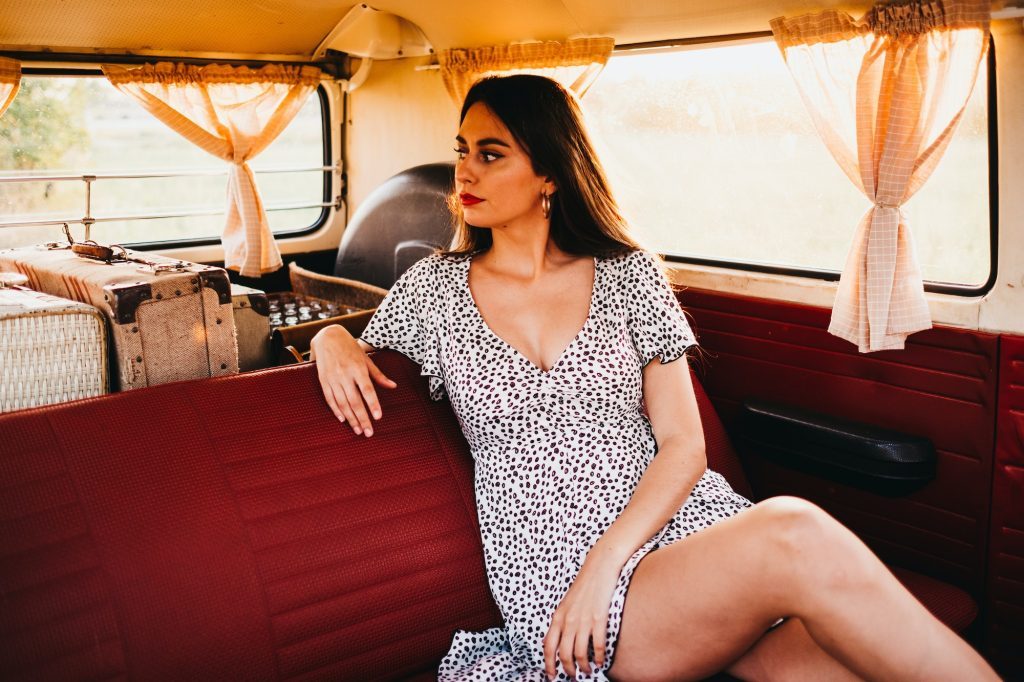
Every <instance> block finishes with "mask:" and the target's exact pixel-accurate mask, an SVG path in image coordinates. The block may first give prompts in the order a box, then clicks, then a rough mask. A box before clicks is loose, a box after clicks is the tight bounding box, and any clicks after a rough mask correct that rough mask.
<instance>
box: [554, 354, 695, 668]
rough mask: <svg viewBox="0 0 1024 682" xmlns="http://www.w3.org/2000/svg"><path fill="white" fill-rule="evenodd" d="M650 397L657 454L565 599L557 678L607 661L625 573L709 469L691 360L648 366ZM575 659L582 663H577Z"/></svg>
mask: <svg viewBox="0 0 1024 682" xmlns="http://www.w3.org/2000/svg"><path fill="white" fill-rule="evenodd" d="M643 391H644V402H645V403H646V405H647V414H648V417H649V418H650V421H651V427H652V428H653V430H654V439H655V441H656V442H657V444H658V454H657V456H656V457H655V458H654V459H653V460H652V461H651V464H650V466H649V467H647V471H645V472H644V474H643V476H641V477H640V482H639V483H638V484H637V487H636V490H635V491H634V492H633V497H632V498H631V499H630V501H629V504H627V505H626V508H625V509H624V510H623V512H622V514H621V515H620V516H619V518H618V519H616V520H615V522H614V523H612V525H611V526H610V527H609V528H608V530H607V531H606V532H605V534H604V535H603V536H602V537H601V539H600V540H598V541H597V543H596V544H595V545H594V547H593V548H592V549H591V550H590V553H589V554H588V555H587V558H586V561H584V562H583V566H582V568H581V569H580V572H579V574H578V575H577V576H576V580H575V581H574V582H573V584H572V586H571V587H570V588H569V591H568V592H567V593H566V595H565V598H564V599H562V602H561V603H560V604H559V605H558V608H557V609H555V613H554V615H553V617H552V621H551V627H550V629H549V630H548V633H547V635H546V636H545V638H544V662H545V670H546V672H547V674H548V677H549V678H553V677H554V675H555V670H556V659H560V660H561V661H562V666H563V667H564V668H565V671H566V672H567V673H569V674H570V675H572V674H573V671H574V669H575V667H576V666H578V667H579V669H580V670H582V671H583V672H585V673H587V674H590V673H591V669H590V663H589V661H588V660H587V647H588V644H589V643H590V639H591V638H593V643H594V662H595V663H596V664H597V666H598V667H601V666H603V665H604V662H605V635H606V628H607V623H608V609H609V606H610V604H611V598H612V593H613V592H614V590H615V585H616V583H617V582H618V578H619V572H620V571H621V570H622V567H623V565H625V563H626V561H627V560H628V559H629V557H631V556H632V555H633V553H634V552H636V550H637V549H638V548H639V547H641V546H642V545H643V544H644V543H645V542H647V541H648V540H649V539H650V538H651V537H653V536H654V534H655V533H656V532H658V531H659V530H660V529H661V528H662V527H663V526H664V525H665V524H666V523H667V522H668V520H669V519H670V518H672V516H673V515H674V514H675V513H676V512H677V511H678V510H679V507H681V506H682V504H683V502H684V501H685V500H686V498H687V497H689V495H690V491H692V490H693V487H694V486H695V485H696V484H697V481H698V480H699V479H700V477H701V476H702V475H703V474H704V470H705V469H706V468H707V457H706V455H705V452H704V431H703V429H702V428H701V423H700V413H699V411H698V409H697V398H696V396H695V395H694V391H693V383H692V381H691V379H690V370H689V367H688V365H687V363H686V360H685V358H683V359H682V361H681V362H669V363H667V364H662V363H661V362H660V360H658V359H657V358H655V359H654V360H652V361H651V362H649V363H648V364H647V366H646V367H645V368H644V371H643ZM574 661H575V664H574Z"/></svg>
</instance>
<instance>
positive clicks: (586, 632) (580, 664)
mask: <svg viewBox="0 0 1024 682" xmlns="http://www.w3.org/2000/svg"><path fill="white" fill-rule="evenodd" d="M589 644H590V627H589V626H588V627H586V628H581V629H579V630H577V631H576V643H575V644H574V646H573V650H572V652H573V655H574V657H575V659H576V667H577V668H578V669H579V670H582V671H583V672H585V673H586V674H587V675H589V674H590V658H589V657H588V656H587V654H588V653H589V652H588V651H587V649H588V648H589V646H588V645H589Z"/></svg>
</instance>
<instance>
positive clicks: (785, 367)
mask: <svg viewBox="0 0 1024 682" xmlns="http://www.w3.org/2000/svg"><path fill="white" fill-rule="evenodd" d="M680 299H681V300H682V302H683V305H684V306H685V307H686V309H687V310H688V311H689V313H690V314H691V315H692V317H693V319H694V323H695V325H694V326H695V328H696V331H697V336H698V338H699V340H700V342H701V345H702V346H703V348H704V350H705V351H707V353H708V355H709V357H708V358H707V363H706V364H707V367H706V368H705V370H704V374H705V376H704V385H705V387H706V389H707V391H708V393H709V395H710V396H711V398H712V400H713V401H714V402H715V404H716V406H717V407H718V409H719V412H720V414H721V415H722V418H723V420H724V421H725V422H726V425H727V426H735V419H736V417H737V415H738V412H739V408H740V406H741V405H742V403H743V401H744V400H748V399H761V400H769V401H773V402H779V403H785V404H789V405H793V406H795V407H801V408H804V409H808V410H813V411H815V412H819V413H823V414H828V415H833V416H836V417H840V418H843V419H848V420H852V421H857V422H863V423H867V424H873V425H876V426H881V427H884V428H890V429H895V430H899V431H903V432H906V433H909V434H914V435H922V436H926V437H928V438H929V439H930V440H931V441H932V443H933V444H934V445H935V448H936V450H937V454H938V471H937V476H936V479H935V480H934V481H932V482H931V483H929V484H928V485H927V486H926V487H924V488H923V489H921V490H919V491H916V492H914V493H912V494H909V495H906V496H903V497H885V496H881V495H877V494H873V493H871V492H867V491H865V490H861V489H857V488H852V487H848V486H845V485H842V484H838V483H833V482H830V481H825V480H824V479H821V478H817V477H814V476H811V475H807V474H802V473H800V472H797V471H794V470H791V469H787V468H784V467H782V466H779V465H777V464H775V463H773V462H771V461H768V460H766V459H763V458H761V457H759V456H758V455H757V454H756V453H743V454H744V455H745V459H744V464H745V466H746V467H747V469H748V474H749V475H750V479H751V484H752V486H753V487H754V489H755V492H756V493H757V495H758V496H759V497H764V496H770V495H777V494H795V495H799V496H801V497H806V498H808V499H810V500H812V501H814V502H815V503H817V504H819V505H821V506H822V507H824V508H825V509H826V510H828V511H829V512H830V513H831V514H833V515H834V516H836V517H837V518H839V519H840V520H841V521H843V522H844V523H845V524H846V525H848V526H849V527H850V528H852V529H853V530H854V531H855V532H857V534H858V535H859V536H860V537H861V538H863V539H864V540H865V542H867V543H868V544H869V545H870V546H871V547H872V548H873V549H874V550H875V551H876V552H877V553H878V554H879V555H880V556H881V557H882V558H883V559H885V560H886V561H887V562H890V563H893V564H895V565H901V566H905V567H908V568H911V569H914V570H917V571H919V572H921V573H925V574H929V575H932V576H934V577H937V578H940V579H943V580H946V581H948V582H951V583H953V584H956V585H959V586H961V587H963V588H965V589H967V590H968V591H969V592H971V593H972V594H973V595H974V596H975V597H976V598H977V599H978V601H979V603H982V602H983V600H982V595H983V592H984V585H985V577H986V552H987V546H988V541H989V523H988V522H989V510H990V499H991V486H992V467H993V449H994V426H995V410H996V367H997V362H998V350H999V337H998V336H997V335H994V334H985V333H979V332H970V331H962V330H955V329H945V328H940V329H933V330H929V331H927V332H923V333H920V334H916V335H914V336H913V337H911V339H910V340H909V341H908V343H907V347H906V349H905V350H902V351H884V352H880V353H871V354H861V353H858V352H857V349H856V348H854V347H853V346H852V345H851V344H849V343H847V342H846V341H843V340H841V339H838V338H836V337H834V336H831V335H830V334H828V332H827V328H828V322H829V314H830V313H829V311H828V310H825V309H821V308H813V307H810V306H803V305H795V304H789V303H782V302H776V301H766V300H760V299H751V298H744V297H741V296H735V295H727V294H718V293H714V292H709V291H702V290H696V289H689V290H685V291H683V292H682V293H681V295H680ZM1022 527H1024V526H1022Z"/></svg>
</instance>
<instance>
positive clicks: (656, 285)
mask: <svg viewBox="0 0 1024 682" xmlns="http://www.w3.org/2000/svg"><path fill="white" fill-rule="evenodd" d="M625 261H626V262H625V281H624V282H623V284H622V290H623V293H624V294H625V295H626V310H627V316H628V324H629V331H630V334H631V335H632V337H633V345H634V346H635V347H636V351H637V354H638V355H639V356H640V360H641V362H642V364H643V365H644V366H646V365H647V363H649V362H650V361H651V360H653V359H654V358H656V357H659V356H660V357H661V362H662V364H665V363H666V362H672V361H673V360H677V359H678V358H680V357H682V356H683V355H684V354H685V353H686V350H687V349H688V348H689V347H690V346H695V345H696V344H697V341H696V339H695V338H694V336H693V331H691V329H690V324H689V322H687V321H686V316H685V315H684V314H683V309H682V308H681V307H680V306H679V301H678V300H676V296H675V293H674V292H673V291H672V287H671V286H670V285H669V283H668V280H667V279H666V278H665V274H664V272H663V271H662V269H661V267H660V266H659V263H658V259H657V258H656V257H655V256H654V255H652V254H650V253H647V252H646V251H634V252H633V253H631V254H630V255H629V256H627V257H626V259H625Z"/></svg>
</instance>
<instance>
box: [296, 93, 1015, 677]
mask: <svg viewBox="0 0 1024 682" xmlns="http://www.w3.org/2000/svg"><path fill="white" fill-rule="evenodd" d="M456 140H457V149H456V151H457V152H458V156H459V162H458V165H457V168H456V174H455V179H456V185H457V188H456V191H457V193H458V198H459V203H460V204H461V207H460V208H461V210H459V211H458V212H459V217H460V220H459V226H458V235H457V243H456V246H455V247H454V248H453V249H452V250H450V251H448V252H446V253H443V254H435V255H433V256H430V257H428V258H425V259H423V260H422V261H420V262H419V263H417V264H415V265H414V266H413V267H412V268H410V269H409V271H408V272H406V274H405V275H404V276H403V277H402V278H401V279H400V280H399V281H398V282H397V283H396V284H395V286H394V287H393V289H392V290H391V292H390V293H389V295H388V297H387V298H386V299H385V300H384V302H383V303H382V305H381V306H380V309H379V310H378V311H377V313H376V314H375V315H374V317H373V320H372V321H371V322H370V324H369V326H368V327H367V329H366V331H365V332H364V333H363V335H362V338H361V339H354V338H352V336H351V335H350V334H348V332H346V331H345V330H344V329H343V328H341V327H330V328H328V329H326V330H324V331H322V332H321V333H320V334H319V335H318V336H317V337H316V338H315V339H314V340H313V344H312V351H313V356H314V357H315V359H316V360H317V366H318V371H319V375H320V381H321V384H322V387H323V391H324V395H325V397H326V399H327V402H328V404H329V405H330V406H331V409H332V410H333V411H334V413H335V414H336V415H337V416H338V418H339V419H342V420H344V421H346V422H348V423H349V424H350V425H351V427H352V428H353V429H354V430H355V432H356V433H363V434H365V435H366V436H371V435H372V434H373V420H375V419H380V418H381V417H382V413H381V408H380V404H379V402H378V400H377V396H376V392H375V388H374V383H376V384H378V385H379V386H382V387H393V386H394V385H395V384H394V382H393V381H391V380H390V379H388V378H387V377H386V376H384V374H383V373H382V372H381V371H380V370H379V369H378V368H377V367H376V366H375V365H374V363H373V361H372V360H371V359H370V358H369V357H368V356H367V354H366V351H368V350H371V349H372V348H392V349H395V350H398V351H400V352H402V353H404V354H406V355H408V356H409V357H411V358H412V359H414V360H415V361H416V362H417V363H419V364H420V365H421V366H422V372H423V374H424V375H426V376H428V377H429V383H430V392H431V395H432V397H434V398H435V399H440V398H442V397H443V396H444V395H446V394H447V396H448V397H449V398H450V400H451V404H452V407H453V408H454V410H455V413H456V414H457V416H458V418H459V422H460V424H461V425H462V429H463V432H464V433H465V435H466V438H467V440H468V442H469V445H470V448H471V451H472V453H473V457H474V461H475V467H476V471H475V480H476V498H477V506H478V514H479V519H480V527H481V532H482V535H483V544H484V554H485V560H486V565H487V574H488V579H489V582H490V586H491V591H492V592H493V594H494V597H495V599H496V600H497V603H498V605H499V607H500V609H501V612H502V615H503V617H504V622H505V627H504V628H500V629H498V628H496V629H493V630H489V631H487V632H483V633H467V632H458V633H456V636H455V640H454V642H453V643H452V647H451V650H450V651H449V653H448V655H447V656H446V657H445V659H444V661H443V662H442V664H441V669H440V677H441V679H442V680H543V679H545V674H546V676H547V678H555V677H557V678H558V679H561V680H566V679H581V680H583V679H586V680H607V679H614V680H621V681H623V682H625V681H628V680H684V679H701V678H702V677H705V676H708V675H710V674H713V673H715V672H717V671H720V670H723V669H727V670H728V671H729V672H730V673H732V674H733V675H735V676H737V677H741V678H744V679H757V680H761V679H766V680H768V679H784V680H824V679H835V680H846V679H858V678H865V679H879V680H918V679H919V680H941V679H948V680H967V679H970V680H983V679H994V678H995V675H994V673H993V672H992V671H991V669H990V668H989V667H988V666H987V665H986V664H985V662H984V661H983V660H982V658H981V657H980V656H979V655H978V654H977V653H975V652H974V651H973V650H972V649H971V648H970V647H969V646H967V644H966V643H964V642H963V641H962V640H960V639H959V638H958V637H957V636H956V635H955V634H954V633H953V632H951V631H950V630H948V629H947V628H946V627H945V626H943V625H942V624H941V623H939V622H938V621H937V620H936V619H935V618H933V617H932V616H931V615H930V614H929V613H928V612H927V611H926V610H925V609H924V607H922V606H921V604H920V603H918V602H917V601H916V600H915V599H914V597H913V596H912V595H910V594H909V593H908V592H907V591H906V590H905V589H904V588H903V587H902V586H901V585H900V584H899V583H898V582H897V581H896V580H895V578H893V576H892V575H891V574H890V573H889V571H888V570H887V569H886V568H885V566H884V565H883V564H882V563H881V562H879V561H878V559H876V558H875V557H874V555H873V554H872V553H871V552H870V551H869V550H868V549H867V548H866V547H865V546H864V545H863V544H862V543H861V542H860V541H858V540H857V538H856V537H854V536H853V534H852V533H850V532H849V531H848V530H846V529H845V528H843V527H842V526H841V525H840V524H839V523H837V522H836V521H834V520H833V519H832V518H831V517H829V516H828V515H826V514H825V513H824V512H823V511H821V510H820V509H818V508H816V507H814V506H813V505H811V504H810V503H807V502H804V501H802V500H798V499H793V498H775V499H770V500H766V501H764V502H761V503H760V504H758V505H751V503H750V502H748V501H747V500H745V499H744V498H743V497H741V496H740V495H738V494H736V493H735V492H733V491H732V489H731V488H730V487H729V485H728V483H726V482H725V480H724V479H723V478H722V477H721V476H720V475H718V474H717V473H714V472H712V471H710V470H708V469H707V466H706V459H705V455H704V442H703V436H702V430H701V425H700V418H699V416H698V411H697V405H696V400H695V398H694V393H693V387H692V384H691V383H690V375H689V372H688V369H687V365H686V362H685V361H684V362H674V361H675V360H677V359H679V358H681V357H683V356H684V354H685V352H686V350H687V349H688V348H689V347H690V346H692V345H693V344H694V340H693V336H692V335H691V333H690V329H689V326H688V325H687V323H686V319H685V318H684V316H683V314H682V312H681V311H680V309H679V306H678V303H677V302H676V299H675V297H674V295H673V293H672V291H671V289H670V288H669V285H668V283H667V281H666V279H665V277H664V275H663V273H662V271H661V269H660V267H659V262H658V260H657V259H656V258H655V257H654V256H651V255H650V254H648V253H646V252H644V251H643V250H641V249H639V248H638V247H637V245H636V243H635V242H634V241H633V240H632V239H631V238H630V237H629V235H628V233H627V231H626V228H625V224H624V221H623V219H622V217H621V215H620V214H619V212H618V209H617V208H616V206H615V202H614V201H613V199H612V196H611V193H610V191H609V189H608V184H607V181H606V179H605V176H604V172H603V171H602V169H601V166H600V164H599V162H598V161H597V158H596V157H595V155H594V151H593V149H592V147H591V144H590V142H589V140H588V138H587V135H586V133H585V130H584V127H583V124H582V117H581V114H580V111H579V108H578V105H577V104H576V102H575V100H574V99H573V98H572V97H571V96H570V95H568V94H567V93H566V91H565V90H564V89H562V88H561V87H560V86H559V85H558V84H557V83H555V82H553V81H551V80H548V79H545V78H540V77H536V76H511V77H507V78H492V79H486V80H483V81H480V82H479V83H477V84H476V85H475V86H474V87H473V88H472V89H471V90H470V92H469V94H468V95H467V97H466V101H465V104H464V105H463V107H462V117H461V126H460V129H459V133H458V137H457V138H456ZM656 162H657V160H656V159H652V163H656ZM654 359H658V361H657V362H652V360H654ZM642 404H643V405H646V411H647V414H646V415H645V414H644V412H643V409H642ZM371 415H372V419H371ZM655 453H657V457H655V456H654V455H655ZM740 512H743V513H740ZM697 531H700V532H697ZM684 539H685V541H684ZM654 550H657V551H654ZM627 588H628V592H627ZM780 621H781V622H780ZM613 662H614V663H613Z"/></svg>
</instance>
